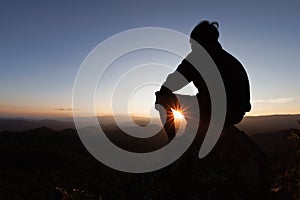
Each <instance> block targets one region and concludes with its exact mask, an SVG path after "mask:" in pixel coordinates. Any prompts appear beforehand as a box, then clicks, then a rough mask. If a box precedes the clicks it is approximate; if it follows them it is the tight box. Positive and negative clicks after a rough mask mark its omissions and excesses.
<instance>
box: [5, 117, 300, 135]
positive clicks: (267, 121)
mask: <svg viewBox="0 0 300 200" xmlns="http://www.w3.org/2000/svg"><path fill="white" fill-rule="evenodd" d="M115 118H116V119H117V120H118V122H119V123H121V124H122V125H124V126H130V125H132V123H130V118H131V119H132V120H133V121H134V122H135V123H136V124H138V125H140V126H145V125H147V124H149V122H150V119H149V118H147V117H139V116H133V117H129V116H122V115H119V116H115ZM87 119H88V118H82V119H80V120H83V121H84V120H87ZM113 119H114V118H113V117H112V116H109V115H107V116H99V117H98V120H99V121H100V123H101V125H105V126H115V123H114V120H113ZM297 120H300V114H298V115H269V116H247V117H245V118H244V119H243V121H242V122H241V123H240V124H238V125H237V127H238V128H239V129H241V130H243V131H244V132H246V133H247V134H248V135H254V134H257V133H274V132H278V131H282V130H287V129H291V128H297V127H298V124H297ZM154 122H155V124H157V125H159V120H158V119H154ZM39 127H48V128H50V129H53V130H56V131H60V130H63V129H68V128H71V129H74V128H75V125H74V122H73V120H72V118H68V119H65V120H56V119H55V120H54V119H44V120H32V119H23V118H22V119H21V118H16V119H0V132H1V131H26V130H30V129H35V128H39Z"/></svg>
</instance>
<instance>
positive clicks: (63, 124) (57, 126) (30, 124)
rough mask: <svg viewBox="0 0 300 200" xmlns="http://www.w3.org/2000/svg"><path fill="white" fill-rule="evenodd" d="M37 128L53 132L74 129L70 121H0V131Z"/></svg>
mask: <svg viewBox="0 0 300 200" xmlns="http://www.w3.org/2000/svg"><path fill="white" fill-rule="evenodd" d="M38 127H48V128H51V129H53V130H63V129H67V128H75V126H74V122H72V121H57V120H50V119H44V120H30V119H0V131H27V130H30V129H35V128H38Z"/></svg>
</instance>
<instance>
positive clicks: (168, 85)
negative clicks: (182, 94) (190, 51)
mask: <svg viewBox="0 0 300 200" xmlns="http://www.w3.org/2000/svg"><path fill="white" fill-rule="evenodd" d="M193 75H194V72H193V66H192V65H191V64H190V63H189V62H188V61H187V60H185V59H184V60H183V61H182V62H181V63H180V65H179V66H178V67H177V69H176V70H175V71H174V72H173V73H171V74H169V75H168V77H167V79H166V81H165V82H164V83H163V85H162V87H161V89H160V92H174V91H177V90H180V89H181V88H183V87H184V86H186V85H187V84H189V83H190V82H191V81H192V79H193V78H192V77H193Z"/></svg>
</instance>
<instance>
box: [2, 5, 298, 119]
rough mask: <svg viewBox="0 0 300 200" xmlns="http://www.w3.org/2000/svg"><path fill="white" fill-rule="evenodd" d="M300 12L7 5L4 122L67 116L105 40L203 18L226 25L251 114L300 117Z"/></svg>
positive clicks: (285, 8)
mask: <svg viewBox="0 0 300 200" xmlns="http://www.w3.org/2000/svg"><path fill="white" fill-rule="evenodd" d="M299 10H300V3H299V2H297V1H263V2H261V1H247V2H245V1H205V2H204V1H203V2H201V1H189V2H188V3H187V2H185V1H151V2H150V1H149V2H146V1H145V2H143V1H106V2H105V1H76V0H72V1H71V0H70V1H30V0H28V1H14V0H7V1H6V0H4V1H1V2H0V25H1V28H0V55H1V59H0V70H1V71H0V72H1V73H0V93H1V97H0V116H1V117H34V116H43V117H45V116H60V115H66V114H68V113H70V110H71V107H72V87H73V83H74V80H75V76H76V73H77V70H78V69H79V67H80V65H81V63H82V62H83V60H84V59H85V57H86V56H87V55H88V53H89V52H90V51H91V50H92V49H93V48H94V47H95V46H96V45H97V44H99V43H100V42H101V41H103V40H105V39H107V38H108V37H110V36H112V35H114V34H117V33H119V32H122V31H126V30H128V29H132V28H138V27H147V26H151V27H164V28H170V29H173V30H177V31H179V32H182V33H185V34H189V33H190V31H191V30H192V28H193V27H194V26H195V25H196V24H197V23H198V22H199V21H201V20H203V19H208V20H216V21H218V22H219V24H220V28H219V30H220V34H221V37H220V42H221V44H222V46H223V48H224V49H226V50H227V51H229V52H230V53H232V54H233V55H234V56H236V57H237V58H238V59H239V60H240V61H241V63H243V65H244V66H245V68H246V70H247V72H248V75H249V78H250V82H251V91H252V93H251V99H252V100H251V101H252V105H253V109H252V111H251V112H250V113H249V114H248V115H265V114H294V113H300V78H299V74H300V40H299V35H300V23H299V19H300V12H299ZM171 63H172V62H171ZM177 63H178V62H177ZM172 64H174V66H173V68H172V69H171V71H172V70H174V69H175V68H176V62H174V63H172ZM112 74H113V73H112ZM152 89H153V88H152ZM149 91H151V90H149ZM139 101H141V99H139ZM149 102H151V101H149ZM142 107H143V106H142ZM99 109H100V111H99V112H100V113H101V112H102V113H107V112H108V111H106V110H105V109H104V110H101V108H99ZM137 112H138V111H137ZM144 112H145V110H141V114H145V113H144Z"/></svg>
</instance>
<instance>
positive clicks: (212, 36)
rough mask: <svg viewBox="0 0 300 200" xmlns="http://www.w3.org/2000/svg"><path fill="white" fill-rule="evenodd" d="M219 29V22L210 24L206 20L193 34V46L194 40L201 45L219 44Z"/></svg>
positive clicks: (198, 25)
mask: <svg viewBox="0 0 300 200" xmlns="http://www.w3.org/2000/svg"><path fill="white" fill-rule="evenodd" d="M218 28H219V24H218V22H209V21H206V20H205V21H202V22H200V23H199V24H197V26H196V27H195V28H194V29H193V30H192V32H191V35H190V38H191V40H190V42H191V45H192V46H193V42H192V41H193V40H195V41H196V42H198V43H199V44H201V45H203V44H211V43H215V42H217V41H218V39H219V31H218Z"/></svg>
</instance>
